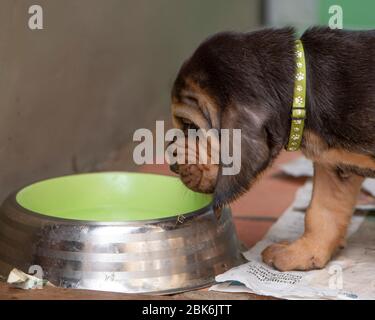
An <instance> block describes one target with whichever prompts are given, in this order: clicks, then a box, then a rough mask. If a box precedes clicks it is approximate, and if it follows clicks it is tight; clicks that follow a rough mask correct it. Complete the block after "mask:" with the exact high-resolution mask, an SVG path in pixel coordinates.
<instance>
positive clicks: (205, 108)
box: [172, 79, 220, 130]
mask: <svg viewBox="0 0 375 320" xmlns="http://www.w3.org/2000/svg"><path fill="white" fill-rule="evenodd" d="M185 83H186V88H185V89H183V90H182V94H183V95H184V94H185V95H186V96H190V97H194V98H195V99H196V100H197V102H198V103H197V105H196V106H192V105H188V104H184V103H183V102H181V101H177V99H176V98H175V97H172V122H173V125H174V126H175V127H176V128H180V129H181V128H182V126H183V124H182V122H181V120H180V118H185V119H187V120H189V121H191V122H193V123H194V124H195V125H196V126H197V127H198V128H201V129H206V130H208V129H211V128H216V129H220V113H219V107H218V106H217V104H216V103H215V101H214V99H213V98H212V97H210V95H209V94H208V93H206V92H205V91H204V90H203V89H201V88H200V87H199V86H198V85H197V84H196V83H195V82H194V81H192V80H190V79H187V80H186V81H185ZM208 119H209V121H208ZM209 122H210V123H211V124H212V125H210V123H209Z"/></svg>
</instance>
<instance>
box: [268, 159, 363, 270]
mask: <svg viewBox="0 0 375 320" xmlns="http://www.w3.org/2000/svg"><path fill="white" fill-rule="evenodd" d="M362 182H363V178H362V177H359V176H357V175H350V176H345V177H343V176H342V175H340V173H339V172H338V171H337V170H336V169H335V168H333V167H330V166H326V165H323V164H320V163H314V178H313V184H314V186H313V194H312V200H311V203H310V206H309V208H308V210H307V212H306V217H305V232H304V234H303V236H302V237H301V238H299V239H298V240H296V241H294V242H292V243H290V244H285V243H279V244H273V245H271V246H269V247H268V248H266V249H265V250H264V251H263V252H262V257H263V261H264V262H265V263H267V264H269V265H271V266H274V267H275V268H276V269H278V270H281V271H287V270H310V269H316V268H323V267H324V266H325V265H326V263H327V262H328V261H329V259H330V258H331V256H332V254H333V253H334V252H335V250H336V249H337V248H338V247H339V246H340V245H341V244H343V243H344V241H345V236H346V231H347V227H348V224H349V222H350V218H351V216H352V213H353V208H354V205H355V203H356V200H357V197H358V193H359V190H360V188H361V184H362Z"/></svg>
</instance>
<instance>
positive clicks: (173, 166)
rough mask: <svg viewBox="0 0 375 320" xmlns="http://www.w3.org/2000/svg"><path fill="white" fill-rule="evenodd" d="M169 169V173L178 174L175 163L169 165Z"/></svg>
mask: <svg viewBox="0 0 375 320" xmlns="http://www.w3.org/2000/svg"><path fill="white" fill-rule="evenodd" d="M169 169H171V171H173V172H174V173H177V174H178V173H179V170H178V164H177V163H175V164H171V165H170V166H169Z"/></svg>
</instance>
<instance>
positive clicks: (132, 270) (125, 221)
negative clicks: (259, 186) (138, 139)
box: [0, 172, 241, 294]
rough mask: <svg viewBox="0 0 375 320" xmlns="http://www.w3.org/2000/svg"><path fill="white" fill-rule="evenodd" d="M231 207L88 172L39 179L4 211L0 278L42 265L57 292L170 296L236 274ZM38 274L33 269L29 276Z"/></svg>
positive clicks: (161, 182)
mask: <svg viewBox="0 0 375 320" xmlns="http://www.w3.org/2000/svg"><path fill="white" fill-rule="evenodd" d="M240 260H241V255H240V251H239V243H238V240H237V237H236V232H235V228H234V225H233V222H232V218H231V213H230V209H229V208H224V209H223V210H222V214H221V218H220V219H219V220H217V218H216V216H215V215H214V213H213V210H212V207H211V197H210V196H208V195H202V194H198V193H195V192H192V191H190V190H188V189H187V188H185V187H184V186H183V185H182V183H181V182H180V181H179V179H177V178H172V177H166V176H158V175H150V174H136V173H118V172H117V173H116V172H109V173H91V174H81V175H73V176H66V177H60V178H54V179H49V180H44V181H41V182H38V183H35V184H32V185H30V186H28V187H26V188H23V189H21V190H19V191H18V192H15V193H13V194H11V195H10V196H9V197H8V198H7V199H6V200H5V202H4V203H3V205H2V207H1V208H0V274H2V275H3V276H7V274H8V273H9V272H10V270H11V269H12V268H18V269H21V270H23V271H24V272H28V271H29V269H30V267H31V266H35V265H37V266H40V267H41V268H42V270H43V274H44V278H45V279H48V280H49V281H50V282H52V283H53V284H55V285H56V286H60V287H65V288H80V289H93V290H105V291H116V292H128V293H157V294H164V293H174V292H181V291H185V290H193V289H197V288H201V287H205V286H208V285H210V284H212V283H213V281H214V277H215V275H216V274H218V273H222V272H224V271H226V270H227V269H229V268H231V267H233V266H235V265H238V264H239V263H240ZM34 269H35V267H34Z"/></svg>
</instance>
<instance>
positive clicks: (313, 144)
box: [302, 131, 375, 170]
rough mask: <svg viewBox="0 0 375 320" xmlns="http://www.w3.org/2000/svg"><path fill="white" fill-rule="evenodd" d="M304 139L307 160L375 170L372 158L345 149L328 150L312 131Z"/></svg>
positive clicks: (374, 162) (307, 132) (304, 151)
mask: <svg viewBox="0 0 375 320" xmlns="http://www.w3.org/2000/svg"><path fill="white" fill-rule="evenodd" d="M304 139H305V144H306V147H305V148H304V150H302V151H303V153H304V154H305V155H306V157H307V158H309V159H311V160H313V161H316V162H319V163H325V164H329V165H338V164H346V165H352V166H356V167H360V168H363V169H373V170H375V161H374V159H373V158H371V157H370V156H366V155H364V154H359V153H354V152H349V151H346V150H344V149H333V148H328V146H327V144H326V143H325V142H324V141H322V139H321V138H320V137H318V136H317V135H316V134H314V133H312V132H310V131H306V132H305V135H304Z"/></svg>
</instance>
